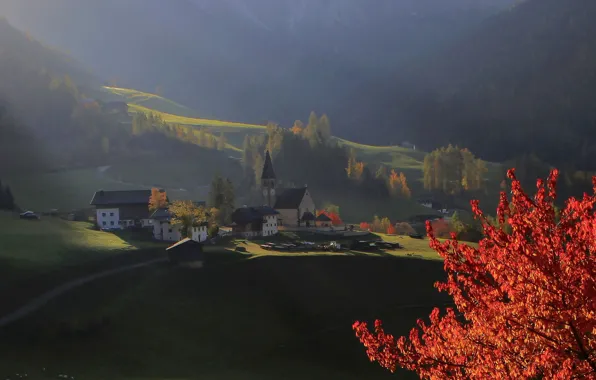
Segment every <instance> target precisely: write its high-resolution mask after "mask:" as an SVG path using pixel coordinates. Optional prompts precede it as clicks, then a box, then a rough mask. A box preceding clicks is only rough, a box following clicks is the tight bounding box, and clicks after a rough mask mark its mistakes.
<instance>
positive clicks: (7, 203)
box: [0, 182, 16, 211]
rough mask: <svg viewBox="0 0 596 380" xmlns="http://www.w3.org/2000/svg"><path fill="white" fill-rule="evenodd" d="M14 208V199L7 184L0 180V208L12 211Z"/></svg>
mask: <svg viewBox="0 0 596 380" xmlns="http://www.w3.org/2000/svg"><path fill="white" fill-rule="evenodd" d="M15 208H16V204H15V199H14V196H13V195H12V191H11V190H10V187H9V186H2V182H0V210H7V211H12V210H14V209H15Z"/></svg>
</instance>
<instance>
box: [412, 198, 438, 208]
mask: <svg viewBox="0 0 596 380" xmlns="http://www.w3.org/2000/svg"><path fill="white" fill-rule="evenodd" d="M417 202H418V204H419V205H421V206H424V207H427V208H430V209H433V210H441V209H442V208H443V206H442V205H441V204H440V203H439V202H435V201H434V200H432V199H418V200H417Z"/></svg>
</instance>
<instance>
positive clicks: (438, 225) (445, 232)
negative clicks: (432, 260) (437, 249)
mask: <svg viewBox="0 0 596 380" xmlns="http://www.w3.org/2000/svg"><path fill="white" fill-rule="evenodd" d="M430 226H431V228H432V230H433V235H434V236H436V237H438V238H448V237H450V236H451V227H450V226H449V223H447V222H446V221H445V219H437V220H433V221H432V222H430Z"/></svg>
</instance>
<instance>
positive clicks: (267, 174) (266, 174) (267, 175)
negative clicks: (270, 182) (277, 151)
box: [261, 151, 275, 179]
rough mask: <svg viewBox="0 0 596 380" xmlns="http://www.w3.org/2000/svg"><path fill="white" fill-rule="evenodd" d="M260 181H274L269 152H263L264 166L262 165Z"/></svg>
mask: <svg viewBox="0 0 596 380" xmlns="http://www.w3.org/2000/svg"><path fill="white" fill-rule="evenodd" d="M261 179H275V172H274V171H273V163H272V162H271V155H270V154H269V151H267V152H265V164H264V165H263V173H262V174H261Z"/></svg>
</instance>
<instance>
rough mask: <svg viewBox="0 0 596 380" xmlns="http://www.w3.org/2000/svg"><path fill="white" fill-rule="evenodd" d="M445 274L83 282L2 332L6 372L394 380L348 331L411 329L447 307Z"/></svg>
mask: <svg viewBox="0 0 596 380" xmlns="http://www.w3.org/2000/svg"><path fill="white" fill-rule="evenodd" d="M222 254H225V253H222ZM443 276H444V275H443V273H442V265H441V264H440V262H436V261H432V260H415V259H404V258H401V259H400V258H393V257H369V256H343V257H329V256H306V257H296V256H294V257H275V256H271V255H269V256H258V257H255V258H253V259H250V260H239V261H235V262H231V263H229V264H227V265H220V266H211V267H209V266H207V267H206V268H204V269H200V270H199V269H190V268H176V267H169V266H158V267H153V268H146V269H141V270H138V271H135V272H134V273H130V274H127V275H126V276H116V277H114V278H111V279H110V280H106V281H98V282H96V283H91V284H89V285H85V286H84V287H82V288H79V289H77V290H75V291H73V292H72V293H69V296H68V297H62V298H59V299H57V300H55V301H53V302H51V303H50V304H49V305H48V306H47V307H46V308H45V309H43V310H41V311H40V312H39V313H36V314H35V315H32V316H30V317H28V318H27V319H25V320H23V321H21V322H18V323H17V324H15V325H13V326H11V328H10V329H6V330H4V331H2V330H0V352H3V355H2V356H1V357H0V368H2V370H3V371H4V372H3V373H0V375H7V376H8V375H13V374H14V373H23V372H27V373H28V374H29V378H32V379H36V378H37V377H35V374H36V373H39V372H40V370H41V368H46V369H47V370H46V373H54V374H57V373H63V374H68V375H69V376H74V377H75V378H76V379H89V380H93V379H108V378H109V379H197V378H209V379H279V378H283V379H304V378H309V379H314V380H316V379H362V378H366V379H385V378H387V379H388V378H395V377H394V376H395V375H391V374H390V373H388V372H385V371H384V370H382V369H381V368H379V367H378V366H376V365H374V364H371V363H369V361H368V359H367V358H366V356H365V354H364V349H363V347H362V346H361V345H360V344H359V343H358V342H357V340H356V339H355V338H354V335H353V332H352V331H351V325H352V323H353V322H354V320H373V319H374V318H376V317H380V318H382V319H383V320H384V321H385V323H386V325H387V327H388V329H389V330H390V331H392V332H394V333H395V334H400V335H401V334H407V332H408V331H409V329H410V328H411V327H413V326H414V325H415V321H416V319H417V318H418V317H426V316H428V313H429V311H430V309H431V305H441V304H444V303H445V302H447V301H448V299H446V298H445V297H444V295H442V294H439V293H438V292H437V291H436V290H435V289H434V288H433V283H434V281H436V280H439V279H441V278H443ZM400 290H404V291H400ZM98 321H106V322H105V323H103V324H102V325H101V326H99V327H98V323H97V322H98ZM93 325H95V327H90V326H93ZM397 376H398V378H406V379H407V378H416V377H415V376H413V375H412V374H410V373H406V372H403V371H400V372H398V373H397Z"/></svg>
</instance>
